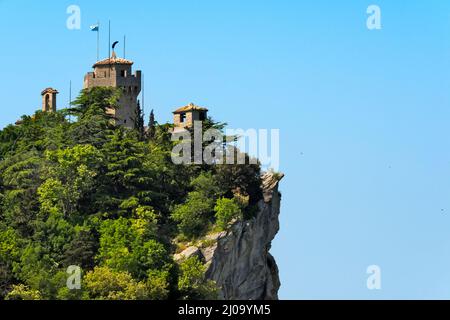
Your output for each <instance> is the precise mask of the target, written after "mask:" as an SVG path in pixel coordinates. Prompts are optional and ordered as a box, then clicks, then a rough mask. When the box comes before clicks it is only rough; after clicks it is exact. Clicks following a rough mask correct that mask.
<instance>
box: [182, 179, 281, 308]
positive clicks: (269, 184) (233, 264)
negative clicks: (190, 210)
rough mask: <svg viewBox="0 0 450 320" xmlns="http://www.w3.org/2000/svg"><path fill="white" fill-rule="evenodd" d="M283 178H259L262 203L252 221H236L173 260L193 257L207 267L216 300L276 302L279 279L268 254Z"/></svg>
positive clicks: (276, 229) (274, 264)
mask: <svg viewBox="0 0 450 320" xmlns="http://www.w3.org/2000/svg"><path fill="white" fill-rule="evenodd" d="M282 178H283V175H278V174H273V173H266V174H265V175H264V176H263V192H264V200H261V201H260V202H259V204H258V206H259V210H258V213H257V214H256V215H255V217H254V218H253V219H252V220H247V221H239V222H236V223H235V224H234V225H233V226H232V227H231V228H230V230H228V231H224V232H220V233H216V234H211V235H208V236H207V237H205V239H204V240H203V244H207V245H202V246H200V247H196V246H191V247H189V248H187V249H186V250H184V251H183V252H182V253H180V254H179V255H177V256H178V257H176V259H177V258H178V259H181V258H186V257H189V256H193V255H197V256H198V257H199V258H200V259H202V260H203V261H204V262H205V263H206V265H207V272H206V277H207V278H208V279H211V280H214V281H215V282H216V283H217V285H218V286H219V288H220V299H225V300H274V299H278V289H279V287H280V280H279V276H278V267H277V264H276V262H275V259H274V258H273V257H272V255H271V254H270V253H269V250H270V248H271V242H272V240H273V239H274V237H275V235H276V234H277V233H278V230H279V220H278V216H279V214H280V201H281V195H280V193H279V191H278V184H279V181H280V180H281V179H282Z"/></svg>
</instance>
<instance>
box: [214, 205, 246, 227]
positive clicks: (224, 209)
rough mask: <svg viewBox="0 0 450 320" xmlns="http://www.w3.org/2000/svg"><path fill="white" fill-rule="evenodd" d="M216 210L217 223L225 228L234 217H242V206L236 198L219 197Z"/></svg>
mask: <svg viewBox="0 0 450 320" xmlns="http://www.w3.org/2000/svg"><path fill="white" fill-rule="evenodd" d="M214 211H215V212H216V219H217V220H216V223H217V225H218V226H219V227H220V228H222V229H223V230H224V229H226V228H227V227H228V225H229V223H230V222H231V221H232V220H233V219H242V211H241V208H240V207H239V204H238V203H237V202H236V200H234V199H227V198H222V199H218V200H217V202H216V206H215V208H214Z"/></svg>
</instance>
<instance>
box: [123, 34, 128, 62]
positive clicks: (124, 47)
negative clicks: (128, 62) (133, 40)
mask: <svg viewBox="0 0 450 320" xmlns="http://www.w3.org/2000/svg"><path fill="white" fill-rule="evenodd" d="M126 45H127V36H126V35H124V36H123V58H124V59H125V58H126V56H125V53H126Z"/></svg>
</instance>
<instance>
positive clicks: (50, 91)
mask: <svg viewBox="0 0 450 320" xmlns="http://www.w3.org/2000/svg"><path fill="white" fill-rule="evenodd" d="M46 93H59V92H58V90H56V89H53V88H45V89H44V90H42V92H41V95H44V94H46Z"/></svg>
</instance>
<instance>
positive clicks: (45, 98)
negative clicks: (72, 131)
mask: <svg viewBox="0 0 450 320" xmlns="http://www.w3.org/2000/svg"><path fill="white" fill-rule="evenodd" d="M58 93H59V92H58V91H57V90H55V89H53V88H47V89H44V90H43V91H42V92H41V95H42V112H56V95H57V94H58Z"/></svg>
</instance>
